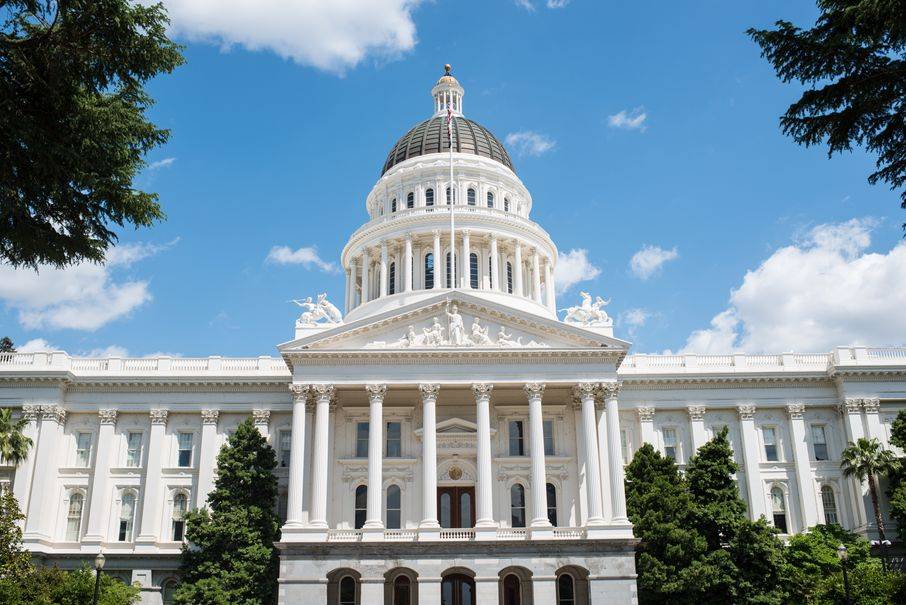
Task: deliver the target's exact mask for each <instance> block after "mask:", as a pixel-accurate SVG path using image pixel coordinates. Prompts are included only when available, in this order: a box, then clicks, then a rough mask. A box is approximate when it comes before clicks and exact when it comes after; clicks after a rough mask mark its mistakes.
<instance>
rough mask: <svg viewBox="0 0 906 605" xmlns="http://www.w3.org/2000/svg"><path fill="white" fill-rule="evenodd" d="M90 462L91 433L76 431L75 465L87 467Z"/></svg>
mask: <svg viewBox="0 0 906 605" xmlns="http://www.w3.org/2000/svg"><path fill="white" fill-rule="evenodd" d="M90 464H91V433H76V459H75V465H76V466H78V467H82V468H87V467H88V466H89V465H90Z"/></svg>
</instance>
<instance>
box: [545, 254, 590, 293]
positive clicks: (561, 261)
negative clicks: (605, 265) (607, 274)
mask: <svg viewBox="0 0 906 605" xmlns="http://www.w3.org/2000/svg"><path fill="white" fill-rule="evenodd" d="M600 274H601V270H600V269H598V268H597V267H595V266H594V265H593V264H591V261H589V260H588V250H584V249H582V248H574V249H572V250H570V251H569V252H565V253H564V252H558V253H557V266H556V267H555V269H554V286H555V290H556V292H557V294H562V293H564V292H566V291H567V290H569V289H570V288H571V287H573V286H574V285H576V284H577V283H579V282H582V281H588V280H590V279H594V278H596V277H597V276H598V275H600Z"/></svg>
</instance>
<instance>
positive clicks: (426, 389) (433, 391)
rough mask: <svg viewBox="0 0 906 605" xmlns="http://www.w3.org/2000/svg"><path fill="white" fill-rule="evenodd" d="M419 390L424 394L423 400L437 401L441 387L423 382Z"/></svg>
mask: <svg viewBox="0 0 906 605" xmlns="http://www.w3.org/2000/svg"><path fill="white" fill-rule="evenodd" d="M418 390H419V391H421V393H422V400H423V401H424V400H425V399H437V393H438V392H439V391H440V385H439V384H435V383H430V382H423V383H421V384H420V385H418Z"/></svg>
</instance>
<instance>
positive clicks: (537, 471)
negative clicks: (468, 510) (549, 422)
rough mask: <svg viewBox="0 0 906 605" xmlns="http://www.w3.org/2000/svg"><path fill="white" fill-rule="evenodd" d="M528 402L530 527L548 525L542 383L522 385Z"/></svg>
mask: <svg viewBox="0 0 906 605" xmlns="http://www.w3.org/2000/svg"><path fill="white" fill-rule="evenodd" d="M523 390H524V391H525V394H526V396H527V397H528V402H529V436H530V439H531V441H530V443H531V450H530V453H531V455H532V527H533V528H534V527H541V528H545V527H550V526H551V522H550V521H549V520H548V518H547V475H546V474H545V462H544V419H543V417H542V411H541V397H542V395H544V385H543V384H539V383H529V384H527V385H525V386H524V387H523Z"/></svg>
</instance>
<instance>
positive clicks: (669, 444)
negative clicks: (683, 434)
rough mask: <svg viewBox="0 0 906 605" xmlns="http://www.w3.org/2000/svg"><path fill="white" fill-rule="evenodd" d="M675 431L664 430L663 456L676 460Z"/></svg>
mask: <svg viewBox="0 0 906 605" xmlns="http://www.w3.org/2000/svg"><path fill="white" fill-rule="evenodd" d="M676 453H677V449H676V429H664V455H665V456H667V457H668V458H670V459H671V460H674V461H675V460H676Z"/></svg>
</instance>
